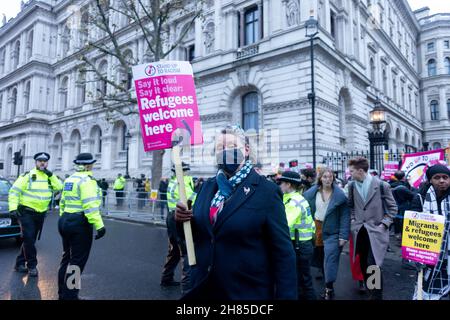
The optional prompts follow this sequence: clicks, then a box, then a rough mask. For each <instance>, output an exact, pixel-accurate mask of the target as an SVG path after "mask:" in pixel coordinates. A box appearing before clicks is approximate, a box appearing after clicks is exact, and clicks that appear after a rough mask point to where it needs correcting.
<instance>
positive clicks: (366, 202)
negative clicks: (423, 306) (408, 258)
mask: <svg viewBox="0 0 450 320" xmlns="http://www.w3.org/2000/svg"><path fill="white" fill-rule="evenodd" d="M349 169H350V174H351V175H352V180H353V182H352V183H351V184H350V186H349V197H348V199H349V207H350V217H351V226H350V230H351V233H352V237H353V240H354V246H355V248H354V250H353V255H359V259H360V266H361V271H362V273H363V276H364V282H365V283H366V285H367V289H368V293H369V297H370V299H371V300H382V299H383V291H382V290H383V277H382V271H381V267H382V265H383V260H384V257H385V255H386V252H387V248H388V245H389V227H390V225H391V224H392V222H393V218H394V217H395V215H396V214H397V204H396V203H395V200H394V197H393V196H392V192H391V189H390V187H389V184H388V183H386V182H383V181H380V180H379V179H378V178H376V177H373V176H371V175H370V174H368V170H369V162H368V161H367V159H366V158H363V157H357V158H355V159H351V160H350V161H349ZM369 277H370V283H369V282H368V280H369Z"/></svg>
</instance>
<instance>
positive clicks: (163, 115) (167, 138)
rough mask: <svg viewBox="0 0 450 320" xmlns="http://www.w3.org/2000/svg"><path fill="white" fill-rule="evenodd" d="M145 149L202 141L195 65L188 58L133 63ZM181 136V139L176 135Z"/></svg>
mask: <svg viewBox="0 0 450 320" xmlns="http://www.w3.org/2000/svg"><path fill="white" fill-rule="evenodd" d="M133 77H134V80H135V81H134V83H135V87H136V98H137V101H138V106H139V116H140V121H141V132H142V141H143V143H144V151H146V152H147V151H153V150H159V149H169V148H171V147H172V140H174V137H175V136H177V137H180V136H181V137H182V138H183V141H182V142H181V145H195V144H202V143H203V134H202V129H201V122H200V115H199V112H198V105H197V97H196V93H195V84H194V78H193V73H192V67H191V65H190V64H189V62H186V61H164V62H154V63H149V64H144V65H139V66H135V67H133ZM177 140H178V139H177Z"/></svg>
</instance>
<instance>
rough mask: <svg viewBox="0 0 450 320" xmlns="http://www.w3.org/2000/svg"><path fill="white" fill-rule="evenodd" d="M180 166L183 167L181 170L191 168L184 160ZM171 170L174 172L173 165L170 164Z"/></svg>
mask: <svg viewBox="0 0 450 320" xmlns="http://www.w3.org/2000/svg"><path fill="white" fill-rule="evenodd" d="M181 167H182V168H183V171H189V170H191V167H190V166H189V164H187V163H186V162H182V163H181ZM172 171H173V172H175V165H174V164H173V165H172Z"/></svg>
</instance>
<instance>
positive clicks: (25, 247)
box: [16, 206, 46, 269]
mask: <svg viewBox="0 0 450 320" xmlns="http://www.w3.org/2000/svg"><path fill="white" fill-rule="evenodd" d="M17 211H18V212H19V214H20V216H19V217H18V219H19V222H20V226H21V230H22V237H23V243H22V246H21V247H20V252H19V255H18V256H17V258H16V267H18V266H25V263H26V267H28V269H34V268H36V266H37V257H36V247H35V244H36V239H37V235H38V232H39V230H41V229H42V226H43V224H44V220H45V214H46V213H38V212H36V211H34V210H33V209H31V208H27V207H23V206H19V208H18V210H17Z"/></svg>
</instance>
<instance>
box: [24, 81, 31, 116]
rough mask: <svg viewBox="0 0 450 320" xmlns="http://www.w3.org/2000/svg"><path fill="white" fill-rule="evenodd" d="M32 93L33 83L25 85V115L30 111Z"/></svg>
mask: <svg viewBox="0 0 450 320" xmlns="http://www.w3.org/2000/svg"><path fill="white" fill-rule="evenodd" d="M30 91H31V82H30V81H28V82H27V84H26V85H25V91H24V93H23V96H24V98H25V101H24V105H23V111H24V113H27V112H28V111H29V110H30Z"/></svg>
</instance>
